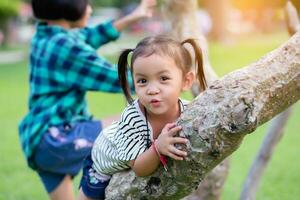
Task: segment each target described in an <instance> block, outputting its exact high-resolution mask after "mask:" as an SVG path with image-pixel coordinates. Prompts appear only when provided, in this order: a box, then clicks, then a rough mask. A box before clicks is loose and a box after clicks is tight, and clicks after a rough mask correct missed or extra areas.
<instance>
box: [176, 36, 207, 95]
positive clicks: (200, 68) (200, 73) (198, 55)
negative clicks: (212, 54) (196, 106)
mask: <svg viewBox="0 0 300 200" xmlns="http://www.w3.org/2000/svg"><path fill="white" fill-rule="evenodd" d="M185 43H189V44H190V45H191V46H192V47H193V49H194V52H195V64H196V65H197V70H196V72H197V74H196V77H197V79H198V81H199V84H200V87H201V89H202V91H204V90H205V89H206V88H207V83H206V78H205V74H204V65H203V55H202V50H201V48H200V47H199V45H198V44H197V43H196V41H195V40H193V39H186V40H184V41H182V42H181V45H184V44H185Z"/></svg>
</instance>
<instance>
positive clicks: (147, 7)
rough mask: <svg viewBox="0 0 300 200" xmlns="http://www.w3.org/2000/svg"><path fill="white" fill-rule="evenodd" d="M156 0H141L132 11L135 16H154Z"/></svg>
mask: <svg viewBox="0 0 300 200" xmlns="http://www.w3.org/2000/svg"><path fill="white" fill-rule="evenodd" d="M156 3H157V2H156V0H141V3H140V4H139V6H138V7H137V8H136V9H135V10H134V11H133V12H132V13H131V15H132V17H134V18H137V19H139V18H145V17H152V15H153V10H154V7H155V6H156Z"/></svg>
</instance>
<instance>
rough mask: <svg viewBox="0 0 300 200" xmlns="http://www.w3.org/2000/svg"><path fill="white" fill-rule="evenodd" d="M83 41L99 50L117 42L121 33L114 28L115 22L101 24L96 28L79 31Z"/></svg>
mask: <svg viewBox="0 0 300 200" xmlns="http://www.w3.org/2000/svg"><path fill="white" fill-rule="evenodd" d="M78 32H79V34H80V37H81V39H83V40H84V41H85V42H86V43H87V44H89V45H91V46H92V47H93V48H95V49H98V48H99V47H100V46H102V45H103V44H106V43H108V42H110V41H113V40H116V39H118V38H119V36H120V32H119V31H118V30H117V29H116V28H115V27H114V26H113V21H112V20H111V21H108V22H105V23H101V24H99V25H97V26H94V27H86V28H83V29H79V31H78Z"/></svg>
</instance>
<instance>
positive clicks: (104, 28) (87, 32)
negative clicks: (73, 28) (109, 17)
mask: <svg viewBox="0 0 300 200" xmlns="http://www.w3.org/2000/svg"><path fill="white" fill-rule="evenodd" d="M155 5H156V0H142V1H141V3H140V5H139V6H138V7H137V8H136V9H135V10H134V11H133V12H131V13H130V14H128V15H126V16H124V17H122V18H120V19H118V20H115V21H109V22H106V23H102V24H99V25H98V26H95V27H87V28H84V29H81V30H80V33H81V35H82V37H83V39H84V40H85V41H86V43H88V44H90V45H91V46H92V47H94V48H95V49H98V48H99V47H100V46H101V45H103V44H105V43H107V42H109V41H111V40H116V39H117V38H118V37H119V36H120V32H121V31H122V30H123V29H124V28H126V27H127V26H129V25H130V24H132V23H134V22H136V21H138V20H140V19H143V18H146V17H151V16H152V13H153V7H154V6H155Z"/></svg>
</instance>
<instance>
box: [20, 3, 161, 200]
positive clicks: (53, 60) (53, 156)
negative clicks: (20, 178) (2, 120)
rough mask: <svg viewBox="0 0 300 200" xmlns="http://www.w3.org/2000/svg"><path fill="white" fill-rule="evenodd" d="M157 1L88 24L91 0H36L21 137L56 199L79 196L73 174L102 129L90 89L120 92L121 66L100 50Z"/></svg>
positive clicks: (146, 14) (30, 162)
mask: <svg viewBox="0 0 300 200" xmlns="http://www.w3.org/2000/svg"><path fill="white" fill-rule="evenodd" d="M155 4H156V0H142V1H141V3H140V5H139V6H138V7H137V8H136V9H135V10H134V11H133V12H132V13H130V14H129V15H127V16H125V17H123V18H121V19H119V20H116V21H109V22H106V23H102V24H99V25H97V26H95V27H89V28H88V27H86V24H87V20H88V18H89V16H90V14H91V12H92V9H91V7H90V5H89V3H88V0H32V8H33V12H34V15H35V17H36V18H38V19H39V20H40V22H39V23H38V24H37V27H36V33H35V35H34V37H33V39H32V43H31V53H30V96H29V111H28V113H27V115H26V116H25V117H24V119H23V120H22V121H21V123H20V125H19V136H20V140H21V144H22V148H23V151H24V153H25V156H26V159H27V161H28V165H29V166H30V167H31V168H32V169H34V170H35V171H36V172H37V173H38V175H39V176H40V178H41V180H42V182H43V184H44V186H45V188H46V190H47V192H48V193H49V197H50V198H51V199H64V200H69V199H74V195H73V189H72V178H73V177H74V176H75V175H77V173H78V172H79V171H80V169H81V166H82V162H83V160H84V158H85V157H86V155H88V154H89V153H90V151H91V147H92V145H93V142H94V140H95V139H96V137H97V135H98V134H99V133H100V130H101V129H102V125H101V122H100V121H96V120H93V119H92V116H91V114H90V113H89V112H88V110H87V104H86V100H85V94H86V92H87V91H104V92H121V88H120V85H119V82H118V74H117V70H116V69H114V68H112V65H111V64H110V63H109V62H107V61H106V60H105V59H104V58H102V57H99V56H98V55H97V53H96V49H97V48H99V47H100V46H101V45H103V44H105V43H107V42H109V41H112V40H115V39H117V38H118V37H119V34H120V31H121V30H122V29H123V28H125V27H126V26H127V25H129V24H131V23H133V22H135V21H137V20H139V19H141V18H145V17H150V16H151V15H152V9H153V7H154V6H155ZM74 28H76V29H74Z"/></svg>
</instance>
